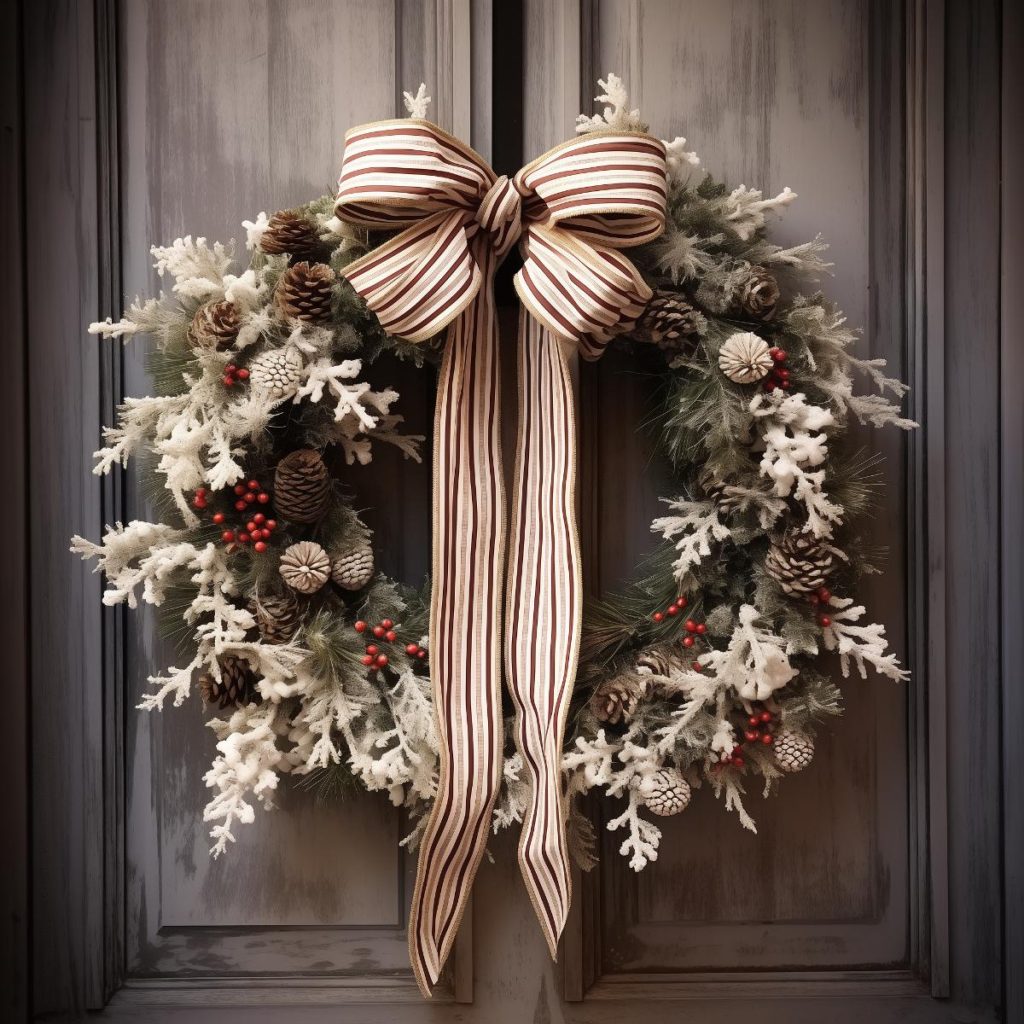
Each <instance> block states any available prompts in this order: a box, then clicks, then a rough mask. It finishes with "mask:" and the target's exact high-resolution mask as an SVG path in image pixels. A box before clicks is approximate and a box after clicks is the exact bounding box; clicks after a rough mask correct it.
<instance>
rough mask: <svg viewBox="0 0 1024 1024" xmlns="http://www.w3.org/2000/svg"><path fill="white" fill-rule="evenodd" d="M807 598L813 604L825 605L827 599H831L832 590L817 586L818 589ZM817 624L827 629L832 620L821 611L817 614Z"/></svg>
mask: <svg viewBox="0 0 1024 1024" xmlns="http://www.w3.org/2000/svg"><path fill="white" fill-rule="evenodd" d="M807 600H808V601H809V602H810V604H812V605H814V606H817V605H822V604H823V605H826V606H827V605H828V603H829V601H831V600H832V591H831V590H829V589H828V587H818V589H817V590H816V591H815V592H814V593H813V594H811V596H810V597H809V598H807ZM818 625H819V626H821V628H822V629H827V628H828V627H829V626H831V625H832V620H831V619H830V618H829V617H828V616H827V615H826V614H825V613H824V612H822V613H821V614H820V615H819V616H818Z"/></svg>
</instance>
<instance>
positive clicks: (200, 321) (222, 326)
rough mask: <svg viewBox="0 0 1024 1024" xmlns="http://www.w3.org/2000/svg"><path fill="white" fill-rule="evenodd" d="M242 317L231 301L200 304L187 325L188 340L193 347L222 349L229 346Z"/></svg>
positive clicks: (240, 324) (232, 341)
mask: <svg viewBox="0 0 1024 1024" xmlns="http://www.w3.org/2000/svg"><path fill="white" fill-rule="evenodd" d="M241 326H242V318H241V317H240V316H239V315H238V308H237V307H236V306H235V304H234V303H233V302H227V301H224V302H207V303H206V304H205V305H202V306H200V307H199V308H198V309H197V310H196V313H195V316H193V317H192V323H190V324H189V326H188V341H189V344H190V345H191V346H192V347H193V348H208V349H216V350H217V351H220V352H222V351H224V349H227V348H231V346H232V344H233V343H234V340H235V338H237V337H238V329H239V328H240V327H241Z"/></svg>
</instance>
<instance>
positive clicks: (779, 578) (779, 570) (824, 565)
mask: <svg viewBox="0 0 1024 1024" xmlns="http://www.w3.org/2000/svg"><path fill="white" fill-rule="evenodd" d="M764 568H765V572H767V573H768V575H769V576H771V577H772V579H774V580H775V581H776V582H777V583H778V584H779V586H780V587H782V589H783V590H784V591H785V592H786V593H787V594H789V595H790V596H793V595H794V594H797V595H800V594H812V593H814V591H815V590H817V589H818V588H819V587H823V586H824V585H825V581H826V580H827V579H828V574H829V573H830V572H831V571H832V552H831V551H829V549H828V548H827V547H825V545H824V544H822V543H820V542H819V541H818V540H817V539H815V538H814V537H812V536H811V535H810V534H808V533H787V534H786V535H785V536H784V537H783V538H782V540H781V541H776V542H773V543H772V546H771V547H770V548H769V549H768V554H767V556H766V557H765V560H764Z"/></svg>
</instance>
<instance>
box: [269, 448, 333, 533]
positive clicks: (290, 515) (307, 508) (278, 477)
mask: <svg viewBox="0 0 1024 1024" xmlns="http://www.w3.org/2000/svg"><path fill="white" fill-rule="evenodd" d="M330 493H331V478H330V476H329V475H328V473H327V466H326V465H324V460H323V459H322V458H321V457H320V453H319V452H317V451H314V450H313V449H312V448H299V449H298V450H297V451H294V452H292V453H291V454H290V455H286V456H285V457H284V458H283V459H282V460H281V461H280V462H279V463H278V464H277V469H276V470H275V471H274V509H275V510H276V511H277V512H278V513H279V514H280V515H282V516H284V517H285V519H290V520H291V521H292V522H293V523H315V522H316V521H317V520H318V519H319V518H320V516H322V515H323V512H324V509H325V508H326V507H327V499H328V497H329V496H330Z"/></svg>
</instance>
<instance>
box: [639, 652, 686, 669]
mask: <svg viewBox="0 0 1024 1024" xmlns="http://www.w3.org/2000/svg"><path fill="white" fill-rule="evenodd" d="M636 667H637V668H638V669H640V670H641V671H646V672H649V673H650V674H651V675H652V676H671V675H672V673H673V672H675V671H678V670H680V669H682V668H683V664H682V662H681V661H679V659H678V658H675V657H673V656H672V655H671V654H669V652H668V651H667V650H666V649H665V648H663V647H651V648H649V649H648V650H646V651H644V653H643V654H641V655H640V657H639V658H637V659H636Z"/></svg>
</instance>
